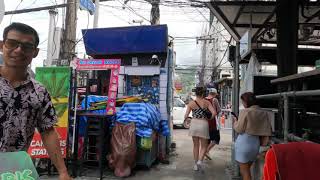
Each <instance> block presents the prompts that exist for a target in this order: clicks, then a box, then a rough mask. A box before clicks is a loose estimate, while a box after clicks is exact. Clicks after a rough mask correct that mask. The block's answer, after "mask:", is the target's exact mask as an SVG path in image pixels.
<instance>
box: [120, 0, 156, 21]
mask: <svg viewBox="0 0 320 180" xmlns="http://www.w3.org/2000/svg"><path fill="white" fill-rule="evenodd" d="M117 1H118V2H119V3H120V4H122V5H123V6H125V7H127V8H128V9H129V10H130V11H131V12H133V13H134V14H136V15H137V16H139V17H141V18H142V19H144V20H146V21H148V22H150V23H151V21H150V20H148V19H147V18H145V17H143V16H142V15H140V14H139V13H137V12H136V11H135V10H134V9H132V8H131V7H130V6H129V5H127V4H124V3H122V2H121V1H120V0H117Z"/></svg>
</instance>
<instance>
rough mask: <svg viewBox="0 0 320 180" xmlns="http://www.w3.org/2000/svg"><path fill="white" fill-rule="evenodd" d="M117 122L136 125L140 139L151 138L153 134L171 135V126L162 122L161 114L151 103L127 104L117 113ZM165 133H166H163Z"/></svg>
mask: <svg viewBox="0 0 320 180" xmlns="http://www.w3.org/2000/svg"><path fill="white" fill-rule="evenodd" d="M116 121H117V122H120V123H123V124H128V123H130V122H134V123H135V124H136V133H137V135H138V136H140V137H151V135H152V132H153V131H156V132H161V133H162V134H168V131H169V134H170V130H169V126H167V127H166V125H165V123H163V122H161V121H160V112H159V110H158V109H157V108H156V107H155V106H154V105H152V104H149V103H126V104H124V105H123V106H122V107H121V110H120V111H119V112H117V120H116ZM163 132H164V133H163Z"/></svg>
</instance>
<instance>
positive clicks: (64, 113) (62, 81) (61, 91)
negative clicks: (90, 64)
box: [28, 67, 71, 158]
mask: <svg viewBox="0 0 320 180" xmlns="http://www.w3.org/2000/svg"><path fill="white" fill-rule="evenodd" d="M70 76H71V68H69V67H38V68H36V80H37V81H39V82H40V83H41V84H43V85H44V86H45V87H46V88H47V90H48V91H49V93H50V95H51V100H52V102H53V106H54V108H55V110H56V113H57V116H58V123H57V124H56V131H57V133H58V136H59V139H60V146H61V149H62V150H61V152H62V153H63V157H64V158H65V157H66V142H67V132H68V112H69V111H68V103H69V89H70ZM28 153H29V155H30V156H31V157H32V158H49V156H48V154H47V151H46V149H45V147H44V146H43V142H42V140H41V136H40V134H39V133H38V132H37V131H36V132H35V134H34V137H33V139H32V142H31V145H30V147H29V149H28Z"/></svg>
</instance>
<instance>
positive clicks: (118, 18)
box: [103, 7, 132, 24]
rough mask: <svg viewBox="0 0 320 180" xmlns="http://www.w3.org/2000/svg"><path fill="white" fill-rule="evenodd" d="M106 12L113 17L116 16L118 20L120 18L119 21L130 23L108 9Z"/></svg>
mask: <svg viewBox="0 0 320 180" xmlns="http://www.w3.org/2000/svg"><path fill="white" fill-rule="evenodd" d="M103 8H106V7H103ZM108 13H110V14H112V16H114V17H115V18H117V19H119V20H121V21H123V22H126V23H128V24H132V23H131V22H130V21H127V20H125V19H123V18H121V16H117V15H116V14H114V13H113V12H112V11H108Z"/></svg>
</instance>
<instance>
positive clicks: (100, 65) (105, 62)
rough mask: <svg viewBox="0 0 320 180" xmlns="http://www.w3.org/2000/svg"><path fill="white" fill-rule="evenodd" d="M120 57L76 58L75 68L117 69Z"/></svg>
mask: <svg viewBox="0 0 320 180" xmlns="http://www.w3.org/2000/svg"><path fill="white" fill-rule="evenodd" d="M120 65H121V60H120V59H78V60H77V62H76V69H77V70H106V69H119V68H120Z"/></svg>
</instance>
